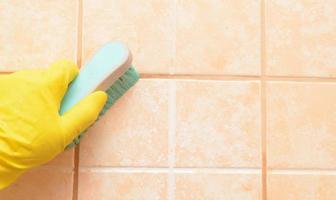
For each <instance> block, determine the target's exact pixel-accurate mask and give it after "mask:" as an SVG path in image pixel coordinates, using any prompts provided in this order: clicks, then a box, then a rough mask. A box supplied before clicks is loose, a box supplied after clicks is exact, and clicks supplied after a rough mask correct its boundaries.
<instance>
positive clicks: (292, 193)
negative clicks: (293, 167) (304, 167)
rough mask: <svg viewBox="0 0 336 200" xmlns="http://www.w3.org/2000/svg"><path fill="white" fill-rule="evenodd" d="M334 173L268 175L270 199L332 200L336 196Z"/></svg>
mask: <svg viewBox="0 0 336 200" xmlns="http://www.w3.org/2000/svg"><path fill="white" fill-rule="evenodd" d="M335 185H336V177H335V175H292V174H291V175H275V174H273V175H270V176H269V178H268V197H269V199H270V200H283V199H286V200H301V199H302V200H303V199H304V200H333V199H335V196H336V186H335Z"/></svg>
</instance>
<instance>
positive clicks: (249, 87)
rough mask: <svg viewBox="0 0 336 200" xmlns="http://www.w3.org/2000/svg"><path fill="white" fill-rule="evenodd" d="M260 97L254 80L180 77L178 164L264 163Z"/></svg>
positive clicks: (177, 134)
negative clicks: (209, 79) (199, 79)
mask: <svg viewBox="0 0 336 200" xmlns="http://www.w3.org/2000/svg"><path fill="white" fill-rule="evenodd" d="M259 100H260V97H259V83H258V82H254V81H247V82H240V81H179V82H178V83H177V94H176V104H177V111H176V112H177V116H176V165H177V166H189V167H191V166H192V167H195V166H203V167H258V166H260V101H259Z"/></svg>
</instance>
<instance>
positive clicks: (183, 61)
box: [176, 0, 260, 75]
mask: <svg viewBox="0 0 336 200" xmlns="http://www.w3.org/2000/svg"><path fill="white" fill-rule="evenodd" d="M259 4H260V3H259V1H257V0H252V1H250V0H236V1H222V0H199V1H194V0H177V19H176V31H177V33H176V73H179V74H243V75H256V74H259V70H260V31H259V30H260V17H259V13H260V8H259Z"/></svg>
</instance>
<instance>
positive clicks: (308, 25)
mask: <svg viewBox="0 0 336 200" xmlns="http://www.w3.org/2000/svg"><path fill="white" fill-rule="evenodd" d="M266 5H267V6H266V28H267V33H266V35H267V41H266V44H267V61H268V63H267V66H268V67H267V73H268V74H271V75H294V76H326V77H329V76H333V77H335V76H336V67H335V60H336V54H335V51H336V40H335V38H336V21H335V12H336V1H334V0H324V1H314V0H297V1H291V0H273V1H266Z"/></svg>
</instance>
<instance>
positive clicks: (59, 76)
mask: <svg viewBox="0 0 336 200" xmlns="http://www.w3.org/2000/svg"><path fill="white" fill-rule="evenodd" d="M78 72H79V69H78V67H77V66H76V64H75V63H73V62H72V61H69V60H59V61H56V62H54V63H53V64H51V66H50V67H49V68H48V69H47V74H46V77H45V78H46V79H47V80H46V81H47V85H48V87H49V89H50V91H51V92H52V94H53V95H54V96H55V100H56V101H57V103H60V102H61V101H62V99H63V96H64V94H65V92H66V91H67V89H68V86H69V84H70V82H71V81H72V80H73V79H74V78H75V77H76V76H77V74H78Z"/></svg>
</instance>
